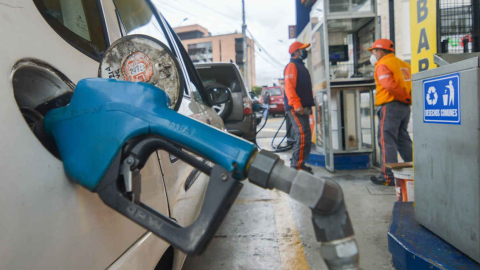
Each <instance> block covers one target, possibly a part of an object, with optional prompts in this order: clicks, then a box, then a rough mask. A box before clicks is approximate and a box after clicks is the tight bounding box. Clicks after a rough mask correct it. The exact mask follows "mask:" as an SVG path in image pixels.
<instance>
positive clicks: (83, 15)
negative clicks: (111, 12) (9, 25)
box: [34, 0, 109, 61]
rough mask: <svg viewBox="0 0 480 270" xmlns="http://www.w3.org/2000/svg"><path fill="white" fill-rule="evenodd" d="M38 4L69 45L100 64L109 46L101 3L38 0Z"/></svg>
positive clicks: (94, 1)
mask: <svg viewBox="0 0 480 270" xmlns="http://www.w3.org/2000/svg"><path fill="white" fill-rule="evenodd" d="M34 3H35V5H36V6H37V8H38V10H39V11H40V13H41V14H42V16H43V18H44V19H45V20H46V21H47V22H48V24H49V25H50V26H51V27H52V28H53V29H54V30H55V31H56V32H57V33H58V34H59V35H60V36H61V37H62V38H63V39H65V41H67V42H68V43H69V44H71V45H72V46H74V47H75V48H77V49H78V50H80V51H81V52H83V53H85V54H86V55H88V56H89V57H91V58H93V59H95V60H97V61H100V59H101V57H102V55H103V53H104V52H105V50H106V48H107V47H108V46H109V44H108V42H107V40H108V38H107V34H106V31H105V25H104V20H103V15H102V14H103V13H102V11H101V8H100V5H99V4H98V2H97V0H71V1H64V0H34Z"/></svg>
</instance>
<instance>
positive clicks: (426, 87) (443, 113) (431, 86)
mask: <svg viewBox="0 0 480 270" xmlns="http://www.w3.org/2000/svg"><path fill="white" fill-rule="evenodd" d="M423 108H424V110H423V122H424V123H434V124H450V125H461V108H460V73H453V74H449V75H445V76H440V77H435V78H431V79H428V80H424V81H423Z"/></svg>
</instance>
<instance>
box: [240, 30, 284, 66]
mask: <svg viewBox="0 0 480 270" xmlns="http://www.w3.org/2000/svg"><path fill="white" fill-rule="evenodd" d="M247 32H248V33H249V34H250V36H251V38H252V39H253V42H255V44H256V45H257V46H258V47H259V48H261V49H262V50H263V51H264V52H265V54H266V55H267V56H268V57H269V58H270V59H272V60H273V61H274V62H275V63H276V64H278V65H280V66H283V64H282V63H281V62H280V61H278V60H277V59H276V58H275V57H273V56H272V55H270V54H269V53H268V51H267V50H266V49H265V48H264V47H263V46H262V45H261V44H260V43H259V42H258V41H257V40H256V39H255V37H254V36H253V35H252V33H251V32H250V30H248V29H247Z"/></svg>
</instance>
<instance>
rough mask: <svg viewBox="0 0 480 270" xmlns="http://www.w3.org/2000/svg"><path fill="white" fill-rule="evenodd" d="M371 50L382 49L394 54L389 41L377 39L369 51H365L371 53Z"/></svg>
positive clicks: (393, 48) (391, 43)
mask: <svg viewBox="0 0 480 270" xmlns="http://www.w3.org/2000/svg"><path fill="white" fill-rule="evenodd" d="M373 49H384V50H387V51H391V52H395V47H394V46H393V42H392V41H391V40H389V39H384V38H381V39H378V40H377V41H375V42H374V43H373V46H372V47H371V48H370V49H367V51H369V52H371V51H373Z"/></svg>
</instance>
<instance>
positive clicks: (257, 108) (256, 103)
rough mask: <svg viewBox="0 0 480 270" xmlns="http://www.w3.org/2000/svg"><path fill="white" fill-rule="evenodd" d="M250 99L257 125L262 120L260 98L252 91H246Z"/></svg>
mask: <svg viewBox="0 0 480 270" xmlns="http://www.w3.org/2000/svg"><path fill="white" fill-rule="evenodd" d="M248 94H249V96H250V99H251V100H252V107H253V113H254V114H255V118H256V119H257V126H258V125H259V124H260V123H261V122H262V119H263V115H262V111H263V109H262V103H260V98H259V97H258V96H257V95H256V94H255V93H254V92H248Z"/></svg>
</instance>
